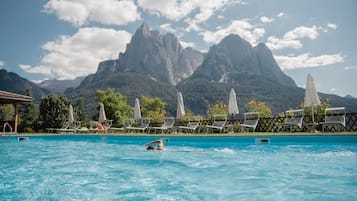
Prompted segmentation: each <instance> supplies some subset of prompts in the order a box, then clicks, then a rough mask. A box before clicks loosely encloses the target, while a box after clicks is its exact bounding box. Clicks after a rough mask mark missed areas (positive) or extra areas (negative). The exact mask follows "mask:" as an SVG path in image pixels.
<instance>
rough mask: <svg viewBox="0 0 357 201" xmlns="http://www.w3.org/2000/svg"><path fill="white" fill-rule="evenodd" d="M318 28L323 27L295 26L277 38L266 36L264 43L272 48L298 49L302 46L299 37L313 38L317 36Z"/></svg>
mask: <svg viewBox="0 0 357 201" xmlns="http://www.w3.org/2000/svg"><path fill="white" fill-rule="evenodd" d="M320 30H323V28H322V27H317V26H312V27H305V26H300V27H296V28H295V29H293V30H291V31H288V32H286V33H285V34H284V36H283V38H277V37H275V36H270V37H268V39H267V42H266V45H267V46H268V47H269V48H270V49H273V50H276V49H284V48H294V49H298V48H301V47H302V46H303V44H302V43H301V40H300V39H303V38H308V39H310V40H314V39H316V38H317V37H318V36H319V34H320V33H319V31H320Z"/></svg>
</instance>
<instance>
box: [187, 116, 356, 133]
mask: <svg viewBox="0 0 357 201" xmlns="http://www.w3.org/2000/svg"><path fill="white" fill-rule="evenodd" d="M323 119H324V116H315V122H316V125H315V128H314V129H315V130H317V131H322V125H321V124H319V122H323V121H324V120H323ZM284 121H285V117H278V116H276V117H268V118H264V117H263V118H262V117H261V118H260V120H259V122H258V125H257V127H256V129H255V132H278V131H279V125H277V123H283V122H284ZM238 122H239V123H243V119H235V120H228V124H234V125H238ZM311 122H312V119H311V116H304V119H303V126H302V127H301V128H299V127H292V130H291V132H309V131H311V129H310V128H309V127H308V126H306V124H307V123H311ZM182 123H184V122H181V124H182ZM210 124H212V120H203V121H201V125H210ZM289 131H290V129H289ZM340 131H346V132H356V131H357V113H346V126H345V127H343V126H341V125H337V124H336V125H330V126H329V128H328V132H340Z"/></svg>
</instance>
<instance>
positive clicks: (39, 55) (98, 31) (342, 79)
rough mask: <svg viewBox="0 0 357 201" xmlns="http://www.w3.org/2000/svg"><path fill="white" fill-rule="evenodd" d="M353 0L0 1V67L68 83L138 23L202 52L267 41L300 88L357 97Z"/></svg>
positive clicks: (119, 47) (115, 48) (112, 50)
mask: <svg viewBox="0 0 357 201" xmlns="http://www.w3.org/2000/svg"><path fill="white" fill-rule="evenodd" d="M356 10H357V1H355V0H343V1H341V0H314V1H311V0H300V1H295V0H284V1H281V0H265V1H263V0H191V1H182V0H101V1H97V0H49V1H46V0H37V1H27V0H2V1H0V26H1V32H0V68H3V69H6V70H8V71H11V72H15V73H17V74H19V75H21V76H23V77H25V78H27V79H29V80H32V81H35V82H38V81H41V80H45V79H73V78H75V77H77V76H85V75H87V74H89V73H94V72H95V71H96V68H97V65H98V63H99V62H100V61H102V60H106V59H114V58H117V57H118V55H119V52H123V51H125V47H126V44H127V43H128V42H129V41H130V38H131V36H132V34H134V32H135V30H136V29H137V28H138V27H139V26H140V25H141V24H142V23H143V22H145V23H147V24H148V25H149V27H150V28H151V29H155V30H158V31H160V32H161V33H166V32H173V33H174V34H175V35H177V36H178V38H179V40H180V42H181V44H182V45H183V46H184V47H187V46H191V47H193V48H195V49H197V50H201V51H208V49H209V47H210V46H211V45H213V44H216V43H218V42H219V41H220V40H221V39H222V38H223V37H224V36H226V35H228V34H231V33H234V34H238V35H240V36H241V37H242V38H244V39H246V40H247V41H248V42H250V43H251V44H252V45H253V46H255V45H256V44H258V43H259V42H263V43H266V44H267V46H268V47H269V48H270V49H271V50H272V52H273V54H274V57H275V59H276V60H277V62H278V63H279V65H280V67H281V68H282V70H283V71H284V72H285V73H286V74H288V75H289V76H291V77H292V78H293V79H294V80H295V82H296V83H297V84H298V85H299V86H301V87H305V82H306V76H307V74H308V73H310V74H312V75H313V77H314V78H315V82H316V85H317V89H318V91H320V92H324V93H332V94H337V95H341V96H344V95H347V94H350V95H353V96H355V97H357V79H356V75H357V57H356V53H357V39H356V36H357V26H356V25H357V24H356V22H357V21H356V20H357V12H356Z"/></svg>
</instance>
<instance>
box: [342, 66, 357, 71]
mask: <svg viewBox="0 0 357 201" xmlns="http://www.w3.org/2000/svg"><path fill="white" fill-rule="evenodd" d="M353 69H357V66H346V67H344V68H343V70H353Z"/></svg>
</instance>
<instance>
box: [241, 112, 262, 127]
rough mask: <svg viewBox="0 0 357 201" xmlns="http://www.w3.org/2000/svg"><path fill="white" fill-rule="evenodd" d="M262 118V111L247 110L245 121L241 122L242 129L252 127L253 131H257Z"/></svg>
mask: <svg viewBox="0 0 357 201" xmlns="http://www.w3.org/2000/svg"><path fill="white" fill-rule="evenodd" d="M259 119H260V113H259V112H246V113H244V122H243V123H242V124H240V128H241V131H244V130H245V129H248V130H249V129H251V130H253V132H254V131H255V128H256V127H257V125H258V122H259Z"/></svg>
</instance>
